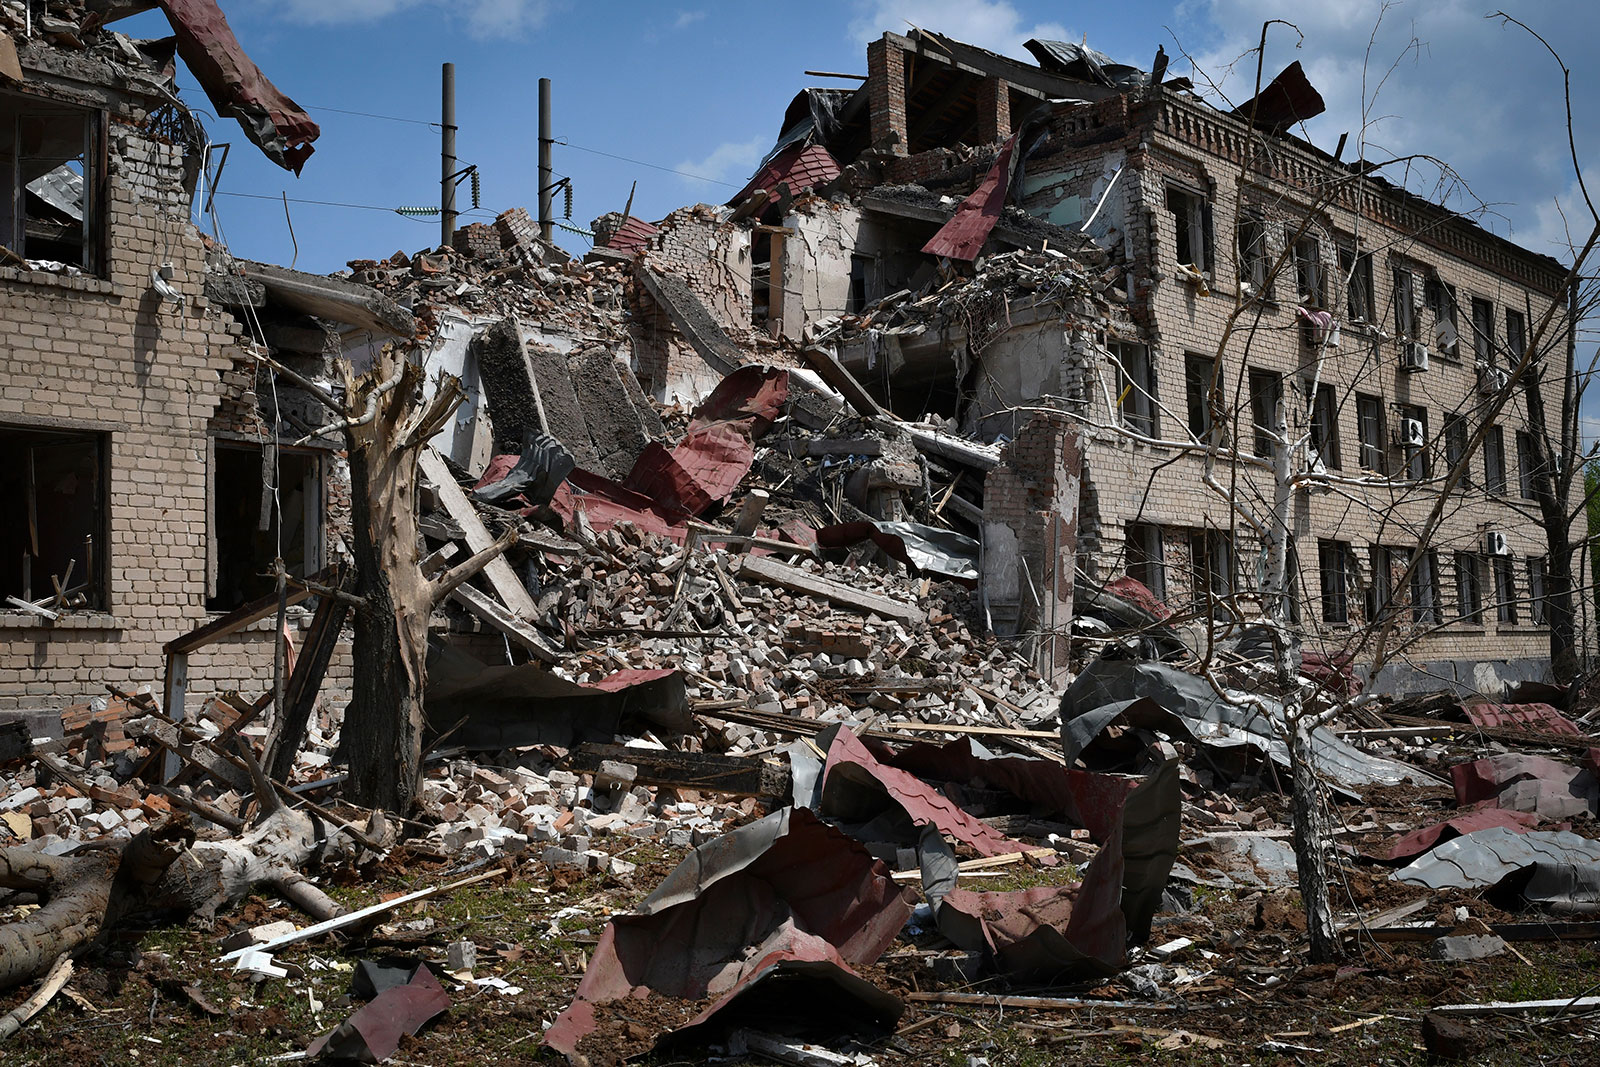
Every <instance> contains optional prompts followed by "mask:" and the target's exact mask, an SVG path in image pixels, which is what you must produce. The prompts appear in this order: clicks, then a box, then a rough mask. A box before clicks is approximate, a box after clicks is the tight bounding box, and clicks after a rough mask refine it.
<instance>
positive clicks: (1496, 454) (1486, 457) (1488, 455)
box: [1483, 426, 1506, 493]
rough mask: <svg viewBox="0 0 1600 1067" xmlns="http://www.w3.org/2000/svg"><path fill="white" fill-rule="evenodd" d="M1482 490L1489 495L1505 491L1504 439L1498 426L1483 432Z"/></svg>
mask: <svg viewBox="0 0 1600 1067" xmlns="http://www.w3.org/2000/svg"><path fill="white" fill-rule="evenodd" d="M1483 488H1484V490H1485V491H1486V492H1490V493H1503V492H1505V491H1506V439H1505V434H1504V433H1502V432H1501V430H1500V427H1498V426H1491V427H1489V428H1488V429H1487V430H1485V431H1484V432H1483Z"/></svg>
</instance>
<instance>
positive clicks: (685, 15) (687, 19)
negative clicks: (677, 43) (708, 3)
mask: <svg viewBox="0 0 1600 1067" xmlns="http://www.w3.org/2000/svg"><path fill="white" fill-rule="evenodd" d="M706 14H707V13H706V12H705V11H680V12H678V17H677V18H676V19H674V20H673V22H672V28H673V29H675V30H681V29H683V28H684V27H685V26H693V25H694V24H695V23H696V22H699V21H700V20H701V19H703V18H705V17H706Z"/></svg>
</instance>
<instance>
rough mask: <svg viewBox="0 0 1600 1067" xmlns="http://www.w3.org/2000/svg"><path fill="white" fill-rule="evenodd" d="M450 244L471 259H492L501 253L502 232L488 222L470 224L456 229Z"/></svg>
mask: <svg viewBox="0 0 1600 1067" xmlns="http://www.w3.org/2000/svg"><path fill="white" fill-rule="evenodd" d="M524 214H526V212H524ZM450 243H451V244H452V245H454V246H455V250H456V251H457V252H460V253H461V254H462V255H464V256H467V257H469V258H471V259H490V258H493V257H494V256H497V255H499V253H500V248H501V238H500V230H499V229H498V228H497V227H495V226H491V225H489V224H488V223H487V222H469V223H467V224H466V225H465V226H458V227H457V228H456V232H455V234H454V236H453V237H452V239H451V242H450Z"/></svg>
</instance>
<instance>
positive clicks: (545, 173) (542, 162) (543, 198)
mask: <svg viewBox="0 0 1600 1067" xmlns="http://www.w3.org/2000/svg"><path fill="white" fill-rule="evenodd" d="M550 144H551V134H550V79H549V78H540V79H539V236H540V237H543V238H544V239H545V240H546V241H550V240H552V239H553V238H552V236H551V229H552V224H553V223H554V221H555V218H554V215H555V211H554V208H553V207H552V204H553V203H554V200H555V197H554V192H555V190H553V189H551V188H550V181H551V170H550Z"/></svg>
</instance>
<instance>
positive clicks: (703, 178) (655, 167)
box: [556, 141, 744, 189]
mask: <svg viewBox="0 0 1600 1067" xmlns="http://www.w3.org/2000/svg"><path fill="white" fill-rule="evenodd" d="M556 144H558V145H560V146H561V147H563V148H576V149H577V150H578V151H580V152H588V153H590V154H591V155H596V156H605V157H606V158H607V159H620V160H622V162H624V163H636V164H638V165H639V166H641V167H649V168H650V169H651V170H664V171H666V172H667V173H668V174H677V175H679V176H681V177H684V178H693V179H695V180H696V181H701V182H710V183H711V184H712V185H726V186H727V187H728V188H729V189H742V188H744V187H743V186H742V185H735V184H733V183H732V182H725V181H722V180H720V179H718V178H707V177H706V176H705V175H704V174H690V173H689V172H688V171H686V170H679V169H678V168H676V167H663V166H662V165H661V164H659V163H646V162H645V161H644V160H642V159H630V158H629V157H627V156H619V155H616V154H614V153H611V152H602V151H600V150H599V149H598V148H585V147H583V145H581V144H573V143H572V142H571V141H557V142H556Z"/></svg>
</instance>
